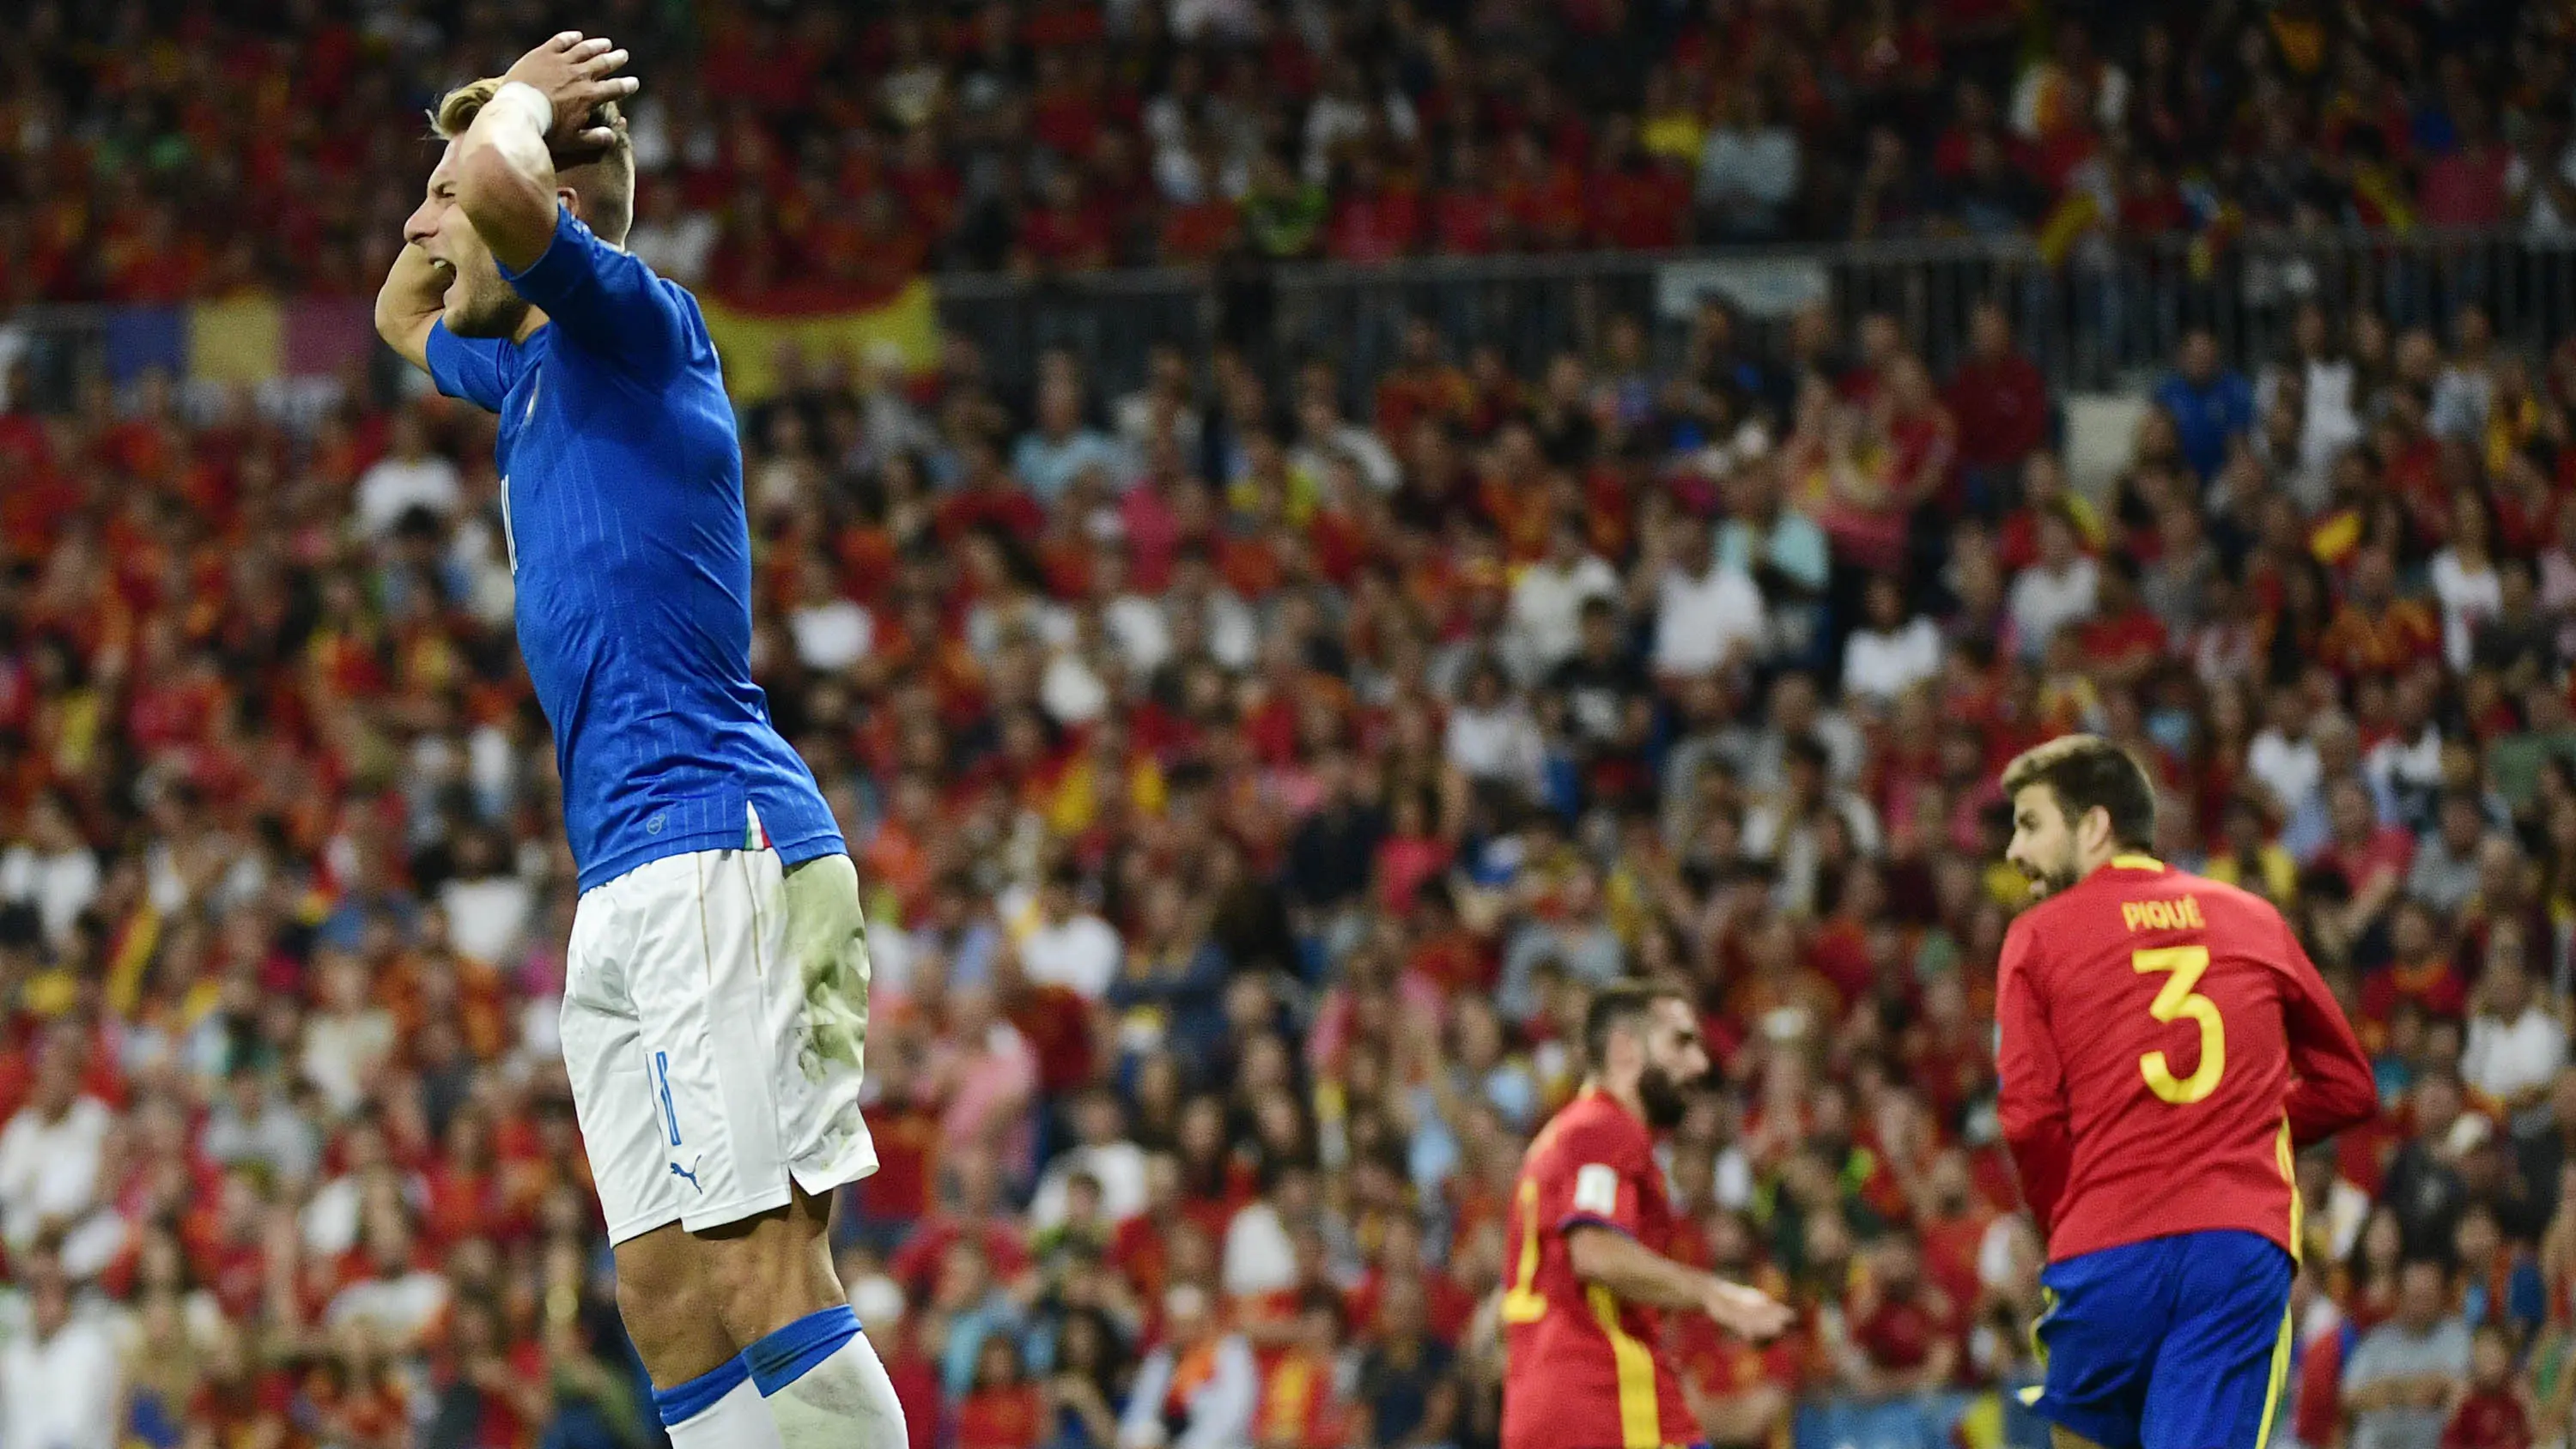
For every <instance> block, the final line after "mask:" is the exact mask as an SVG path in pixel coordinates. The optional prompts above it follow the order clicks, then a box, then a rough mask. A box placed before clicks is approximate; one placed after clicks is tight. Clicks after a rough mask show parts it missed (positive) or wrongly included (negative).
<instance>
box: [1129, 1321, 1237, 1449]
mask: <svg viewBox="0 0 2576 1449" xmlns="http://www.w3.org/2000/svg"><path fill="white" fill-rule="evenodd" d="M1163 1332H1164V1340H1165V1341H1164V1343H1163V1346H1162V1347H1160V1348H1157V1349H1155V1350H1154V1351H1153V1352H1152V1353H1150V1354H1148V1355H1146V1357H1145V1361H1144V1363H1143V1365H1142V1366H1141V1367H1139V1368H1138V1369H1137V1371H1136V1383H1135V1386H1134V1388H1133V1389H1132V1390H1131V1391H1130V1393H1129V1397H1128V1403H1127V1413H1126V1417H1125V1418H1124V1419H1122V1420H1121V1421H1120V1422H1119V1425H1118V1444H1119V1449H1163V1446H1170V1449H1220V1446H1224V1445H1230V1444H1236V1443H1241V1442H1244V1440H1245V1439H1246V1437H1247V1436H1248V1435H1249V1434H1250V1432H1251V1429H1252V1414H1253V1408H1254V1406H1255V1402H1256V1400H1257V1397H1258V1395H1259V1392H1260V1383H1259V1379H1258V1376H1257V1370H1256V1369H1255V1367H1254V1364H1253V1359H1252V1351H1251V1350H1250V1349H1249V1348H1247V1347H1246V1346H1245V1345H1244V1342H1243V1339H1242V1338H1241V1337H1240V1336H1238V1335H1235V1334H1231V1333H1227V1332H1225V1331H1223V1329H1222V1328H1220V1327H1219V1325H1218V1324H1217V1322H1216V1320H1215V1318H1214V1315H1213V1313H1212V1311H1211V1309H1210V1306H1209V1304H1208V1298H1207V1291H1206V1290H1205V1289H1203V1288H1199V1287H1197V1286H1194V1285H1190V1284H1182V1285H1178V1286H1175V1287H1174V1288H1173V1289H1172V1290H1171V1292H1170V1293H1169V1294H1168V1295H1167V1296H1166V1297H1165V1299H1164V1302H1163Z"/></svg>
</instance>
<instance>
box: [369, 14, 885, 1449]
mask: <svg viewBox="0 0 2576 1449" xmlns="http://www.w3.org/2000/svg"><path fill="white" fill-rule="evenodd" d="M625 61H626V53H625V52H624V51H622V50H618V49H616V48H615V47H614V46H613V45H612V44H611V43H610V42H608V41H607V40H604V39H584V38H583V37H582V36H581V35H580V34H578V33H577V32H566V33H564V34H561V35H558V36H556V37H554V38H553V39H552V40H549V41H547V42H546V43H545V44H544V45H541V46H539V47H538V48H537V49H535V50H532V51H530V52H529V53H528V54H527V55H526V56H524V57H522V58H521V59H520V60H519V62H518V64H516V65H514V66H512V67H511V68H510V71H509V73H508V74H507V75H504V76H502V77H500V78H499V79H497V80H484V81H477V82H475V83H474V84H472V85H468V86H466V87H464V88H462V89H460V90H457V91H455V92H453V93H451V94H450V95H448V96H447V97H446V98H445V99H444V100H443V101H442V102H441V103H440V105H439V108H438V111H437V115H436V122H437V126H436V130H437V134H438V135H439V136H441V137H442V138H444V139H445V140H446V142H447V147H446V151H445V153H444V155H443V156H442V157H441V158H440V160H439V162H438V166H437V169H436V170H434V171H432V172H431V173H430V177H429V188H428V192H429V194H428V198H427V199H426V200H425V201H423V202H422V203H421V206H420V209H419V210H418V211H415V212H414V213H412V216H411V219H410V221H408V222H407V223H406V224H405V226H404V233H403V234H404V242H405V245H404V247H403V250H402V255H401V257H400V259H399V260H397V261H396V262H395V264H394V268H393V272H392V274H391V275H390V276H388V277H387V278H386V280H385V286H384V290H383V292H382V294H381V295H380V296H379V297H378V298H377V302H376V326H377V330H378V331H379V332H380V333H381V334H382V335H383V336H384V338H385V340H386V342H388V343H389V344H390V345H392V347H393V348H394V349H395V350H396V351H397V352H399V353H401V354H402V355H403V356H404V357H405V358H406V359H408V360H409V361H410V362H411V363H412V364H413V365H414V366H416V367H420V368H423V369H425V370H427V372H428V373H429V375H430V377H431V378H433V379H434V380H435V381H436V383H437V385H438V389H439V391H441V392H443V393H446V394H447V395H449V396H451V397H457V398H462V399H465V400H467V401H469V402H472V403H474V404H476V405H477V406H480V407H484V408H488V409H490V410H492V411H493V412H496V413H498V414H500V418H501V430H500V450H499V452H500V457H499V463H500V470H501V474H502V483H501V506H502V524H503V532H504V536H505V538H506V541H507V545H508V548H509V555H510V572H511V576H512V579H513V581H514V583H515V585H516V589H517V610H518V629H519V648H520V652H521V653H522V654H523V655H524V656H525V657H526V659H527V663H528V673H529V676H530V677H531V678H532V679H533V681H534V682H535V685H536V692H537V699H538V702H539V703H540V704H542V705H543V706H544V708H545V711H546V718H547V719H548V721H549V722H551V723H552V725H553V727H554V737H555V756H556V760H557V762H558V763H559V765H560V766H561V770H562V776H563V793H564V826H565V830H566V833H567V834H568V835H569V836H570V837H571V841H572V851H573V858H574V860H575V861H576V862H577V863H578V865H579V867H580V871H581V876H580V890H581V900H580V906H579V909H578V910H577V911H576V912H575V914H574V917H573V926H572V940H571V943H570V946H569V948H568V952H567V962H566V981H565V986H564V1003H563V1049H564V1059H565V1065H566V1067H567V1068H568V1069H569V1071H570V1073H571V1077H572V1085H573V1102H574V1106H575V1109H576V1110H577V1112H578V1114H579V1117H580V1121H581V1133H582V1141H583V1145H584V1148H585V1150H586V1151H587V1152H588V1153H589V1155H590V1161H591V1169H592V1175H593V1177H594V1178H595V1179H596V1180H597V1182H598V1186H599V1197H600V1202H601V1204H602V1206H603V1207H604V1208H605V1209H606V1212H607V1217H608V1234H609V1240H610V1241H611V1243H613V1244H614V1245H615V1248H616V1254H617V1290H618V1306H619V1308H620V1310H621V1311H622V1312H623V1314H624V1316H625V1319H626V1324H627V1328H628V1330H629V1332H630V1333H631V1335H632V1336H633V1338H634V1340H635V1343H636V1346H637V1348H638V1349H639V1350H641V1351H642V1353H643V1356H644V1362H645V1366H646V1368H647V1369H648V1370H650V1372H651V1373H652V1376H653V1383H654V1386H655V1393H654V1398H655V1400H656V1401H657V1404H658V1406H659V1408H660V1410H661V1415H662V1421H663V1423H664V1424H666V1425H667V1426H669V1430H670V1437H671V1440H672V1442H673V1443H674V1444H675V1445H676V1446H678V1449H752V1446H762V1449H779V1446H784V1449H824V1446H827V1445H828V1446H831V1449H897V1446H901V1445H903V1444H904V1443H905V1442H906V1439H905V1434H904V1426H903V1410H902V1407H901V1405H900V1404H899V1403H898V1402H897V1401H896V1399H895V1396H894V1390H893V1388H892V1386H891V1384H889V1383H888V1381H887V1378H886V1373H885V1368H884V1366H883V1365H882V1364H881V1363H880V1362H879V1361H878V1359H877V1356H876V1353H875V1352H874V1350H873V1349H871V1348H870V1347H869V1345H868V1341H867V1338H866V1336H865V1335H864V1334H863V1333H862V1332H860V1325H859V1322H858V1320H857V1318H856V1317H855V1316H853V1315H852V1313H851V1311H850V1307H849V1303H848V1300H847V1299H846V1298H845V1297H844V1296H843V1294H842V1289H841V1285H840V1282H839V1280H838V1278H837V1276H836V1275H835V1274H834V1272H833V1268H832V1262H831V1258H830V1254H829V1251H828V1247H827V1244H826V1241H825V1238H826V1234H825V1229H826V1226H827V1222H828V1215H829V1207H830V1201H831V1194H832V1192H833V1190H834V1189H836V1188H838V1187H840V1186H841V1185H842V1184H844V1183H848V1182H855V1181H857V1180H858V1179H860V1178H862V1177H865V1176H867V1175H868V1174H869V1173H871V1172H873V1171H875V1170H876V1165H877V1161H876V1148H875V1146H874V1144H873V1143H872V1142H871V1141H870V1140H869V1137H868V1129H867V1125H866V1124H865V1123H864V1122H863V1121H862V1120H861V1119H860V1115H859V1078H860V1070H861V1060H860V1059H861V1054H862V1050H863V1048H864V1046H865V1043H866V1037H867V1022H868V1017H867V987H868V966H867V956H866V942H865V928H864V926H863V924H862V922H861V920H860V916H859V894H858V874H857V871H856V869H855V868H854V867H853V865H852V864H851V862H850V858H849V853H848V850H847V848H846V846H845V844H844V843H843V841H842V838H841V833H840V830H839V828H838V827H837V826H836V825H835V824H834V822H833V819H832V816H831V813H830V811H829V810H828V809H827V808H826V807H825V805H824V803H823V796H822V792H821V791H820V790H819V789H817V788H816V786H815V783H814V777H813V775H812V773H811V772H810V771H808V770H807V769H806V767H805V764H804V762H803V761H802V760H800V759H799V758H798V757H797V755H796V753H795V751H793V750H792V749H790V748H789V747H788V745H787V743H786V741H785V740H784V739H782V738H781V737H780V736H779V733H778V731H777V730H776V728H774V727H773V726H772V725H771V723H770V720H769V709H768V704H767V701H766V699H765V698H764V697H763V696H762V694H761V691H760V689H759V687H758V686H756V685H754V684H753V683H752V681H751V664H750V649H751V538H750V532H749V528H748V526H747V524H746V521H745V517H744V512H743V497H742V453H741V447H740V444H739V441H738V440H737V438H736V437H735V432H734V414H733V408H732V405H731V403H730V402H729V401H728V400H727V399H726V396H725V390H724V378H723V375H722V373H721V371H720V370H719V368H718V366H717V362H716V352H715V347H714V345H713V344H712V343H710V342H709V341H708V339H707V329H706V323H705V321H704V319H703V318H702V317H701V316H700V314H699V311H698V304H697V302H696V300H695V299H693V298H692V297H690V295H689V294H688V293H687V292H686V291H685V290H683V289H682V288H680V287H679V286H677V285H675V284H674V283H671V282H669V281H666V280H664V279H662V278H660V277H657V276H655V275H653V272H652V270H651V269H650V268H648V267H646V266H645V265H644V264H643V263H642V262H640V261H638V260H636V259H635V258H634V257H633V256H631V255H629V254H628V253H627V252H626V251H624V250H623V249H621V248H620V247H619V245H618V243H619V242H620V241H622V240H623V239H624V238H625V235H626V229H627V226H628V224H629V222H630V221H631V220H632V217H633V209H632V198H633V195H634V182H635V163H634V157H633V154H632V152H631V150H630V148H629V146H628V144H627V141H626V137H625V123H624V121H623V119H622V118H621V117H620V116H619V114H618V111H617V105H616V103H617V101H618V100H619V99H621V98H623V97H625V96H627V95H631V94H633V92H634V90H635V87H636V83H635V81H634V80H632V79H631V78H628V77H624V76H621V75H619V74H618V73H617V72H618V71H619V69H620V68H621V67H622V66H623V65H624V64H625Z"/></svg>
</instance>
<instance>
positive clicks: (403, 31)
mask: <svg viewBox="0 0 2576 1449" xmlns="http://www.w3.org/2000/svg"><path fill="white" fill-rule="evenodd" d="M2025 12H2028V13H2027V14H2026V13H2025ZM565 13H566V15H567V16H570V15H571V14H572V13H573V12H570V11H567V12H565ZM23 14H24V16H25V20H24V23H23V24H18V23H13V26H12V35H11V42H12V43H11V45H10V47H9V51H8V53H7V55H6V56H0V77H5V79H6V82H7V83H6V84H4V85H0V307H5V306H7V305H10V304H12V303H15V302H21V301H31V300H53V301H64V300H84V299H97V300H109V301H125V302H167V301H177V300H186V299H190V298H197V297H210V296H222V295H226V294H228V293H232V292H235V291H238V290H241V289H244V288H248V287H254V286H261V285H267V286H283V287H291V288H295V289H299V290H308V291H317V292H322V293H332V294H339V295H346V296H363V295H368V294H371V293H372V291H373V289H374V285H375V282H376V280H377V279H378V278H380V277H382V276H383V274H384V271H385V263H386V262H387V261H389V260H390V252H391V248H392V246H393V243H394V241H395V239H396V238H398V236H399V234H400V224H401V219H402V217H403V216H404V215H405V214H406V213H407V212H408V211H409V210H410V209H411V207H412V206H413V205H414V204H415V202H416V200H417V198H416V196H415V195H414V194H413V193H414V191H415V189H416V186H415V182H414V178H413V171H414V169H415V168H414V166H413V165H412V163H413V162H414V161H415V160H416V159H417V157H418V156H419V155H420V154H421V151H422V148H420V147H419V146H418V145H417V144H416V143H417V140H418V137H419V135H420V133H421V130H422V127H421V124H420V121H419V117H420V116H421V114H422V111H423V109H424V108H425V107H426V106H427V105H428V104H430V103H431V102H432V101H433V100H434V99H435V98H436V97H437V96H438V95H439V94H440V93H441V92H442V91H443V90H444V89H445V88H446V87H448V86H450V85H453V84H455V83H457V82H458V81H459V80H460V79H462V78H466V77H471V76H474V75H478V74H485V73H490V72H493V71H496V70H497V69H498V68H499V67H500V65H501V64H502V63H503V61H504V60H506V58H507V57H509V56H512V55H515V54H517V53H518V49H519V47H520V44H521V43H522V41H523V40H524V36H523V35H521V34H520V30H521V29H524V28H525V27H524V24H523V23H522V21H521V19H520V17H519V15H518V14H517V12H516V7H512V6H506V5H462V4H457V3H453V0H448V3H417V0H415V3H402V4H390V3H367V4H359V3H353V0H263V3H225V4H221V5H216V4H212V3H206V0H193V3H175V0H174V3H166V4H147V3H133V4H125V5H97V6H85V5H76V4H72V3H69V0H31V3H29V4H27V5H26V6H25V7H23ZM579 23H581V24H583V25H586V26H588V27H589V28H590V29H591V30H593V31H599V32H605V33H611V34H614V35H615V36H617V37H618V38H619V40H620V41H621V43H624V44H627V45H628V46H630V47H631V48H632V50H633V51H634V55H635V60H634V63H633V67H632V68H633V70H634V72H635V73H636V74H638V75H640V76H642V77H643V78H644V81H645V89H644V93H643V96H642V97H641V99H640V103H639V104H638V105H637V107H636V108H635V117H634V120H635V138H636V145H637V157H638V160H639V163H640V164H641V166H642V168H643V171H644V173H645V176H646V183H645V185H644V187H643V192H642V195H641V197H640V198H639V202H640V206H641V217H640V221H639V225H638V227H637V232H636V243H637V246H638V248H639V250H641V251H642V252H644V254H645V255H646V256H647V257H648V259H649V260H651V261H652V262H653V263H654V264H655V266H656V267H657V268H659V269H660V270H661V271H663V272H664V273H665V274H666V275H671V276H675V277H679V278H682V279H684V280H687V281H689V282H692V283H696V282H700V281H704V282H706V283H708V284H709V285H711V286H713V287H715V288H717V289H718V290H720V291H723V292H726V293H729V294H733V295H737V296H760V295H768V294H774V293H778V292H782V291H792V292H794V293H797V294H799V295H805V296H812V295H815V294H817V293H818V292H838V293H846V294H861V295H863V294H867V293H872V292H879V291H882V290H883V289H884V288H886V287H887V286H889V285H892V284H894V283H898V282H900V281H901V280H903V279H904V278H905V277H907V276H910V275H912V274H914V273H916V272H918V271H920V270H922V269H925V268H931V269H945V270H985V271H989V270H999V269H1009V270H1013V271H1019V272H1023V273H1042V274H1064V273H1078V272H1084V271H1092V270H1097V269H1100V268H1103V267H1109V266H1135V265H1150V264H1156V263H1168V264H1194V263H1204V262H1210V261H1216V260H1220V259H1262V258H1267V259H1287V258H1298V257H1316V256H1322V257H1331V258H1335V259H1339V260H1344V261H1351V262H1378V261H1384V260H1386V259H1389V258H1392V257H1398V256H1402V255H1407V254H1413V253H1491V252H1511V251H1564V250H1571V249H1581V248H1602V247H1626V248H1638V247H1669V246H1674V245H1679V244H1684V243H1692V242H1696V243H1732V242H1765V241H1777V240H1797V239H1820V240H1830V239H1841V238H1844V237H1852V236H1859V237H1903V236H1915V235H1929V234H1970V235H1978V234H1984V235H1991V234H1998V233H2012V232H2030V231H2033V230H2039V231H2041V232H2043V234H2046V233H2047V232H2049V231H2050V230H2052V229H2054V230H2057V231H2059V232H2060V233H2061V234H2062V236H2072V235H2074V234H2077V233H2080V232H2082V231H2085V230H2087V229H2091V228H2097V227H2098V228H2103V229H2108V230H2111V231H2115V232H2118V233H2122V234H2128V235H2149V234H2165V233H2192V234H2196V235H2199V236H2202V237H2205V238H2209V239H2212V240H2221V241H2223V239H2224V238H2225V237H2226V236H2228V235H2230V234H2232V233H2234V232H2235V231H2237V230H2238V229H2239V228H2242V227H2248V226H2251V227H2290V228H2300V229H2306V228H2315V227H2333V226H2361V227H2369V228H2405V227H2408V226H2412V225H2417V224H2423V225H2433V226H2494V225H2504V224H2512V225H2517V226H2525V227H2528V228H2529V229H2530V230H2531V231H2532V232H2533V233H2534V234H2536V235H2540V236H2564V235H2567V234H2568V232H2569V230H2570V228H2571V227H2576V190H2571V186H2576V182H2571V179H2570V178H2571V177H2576V150H2571V149H2570V145H2569V143H2570V129H2569V124H2568V122H2569V118H2570V106H2569V96H2568V88H2569V82H2570V77H2569V75H2568V61H2567V54H2568V49H2569V42H2570V40H2571V39H2576V21H2572V20H2571V17H2570V16H2569V15H2568V13H2567V11H2566V8H2565V7H2564V6H2560V5H2555V4H2542V3H2513V0H2475V3H2454V4H2429V3H2428V4H2421V5H2414V4H2391V5H2377V6H2336V5H2331V4H2328V3H2325V0H2270V3H2264V4H2260V5H2248V4H2236V3H2217V0H2208V3H2202V0H2191V3H2175V4H2166V5H2157V6H2149V7H2135V6H2121V5H2108V4H2096V3H2082V4H2079V3H2072V0H2069V3H2055V4H2050V5H2047V6H2045V7H2026V6H2022V5H2018V4H2016V3H2014V0H1936V3H1929V4H1923V5H1912V6H1909V5H1900V4H1897V3H1894V0H1666V3H1655V4H1632V3H1628V0H1579V3H1568V4H1561V5H1541V4H1536V3H1531V0H1484V3H1478V4H1467V3H1464V0H1410V3H1404V4H1391V5H1379V4H1356V3H1349V0H1302V3H1297V4H1276V5H1273V4H1262V3H1255V0H1172V3H1170V4H1168V5H1165V4H1162V3H1153V4H1145V3H1138V0H1109V3H1099V0H986V3H981V4H966V3H962V0H959V3H949V4H934V3H931V0H911V3H906V4H901V5H886V6H869V7H863V8H861V9H858V10H848V9H845V8H844V7H838V6H830V5H809V6H799V7H794V8H793V9H792V10H789V9H787V8H785V7H777V6H764V5H760V4H755V3H749V0H732V3H723V4H700V5H678V4H672V5H653V4H648V3H644V0H621V3H601V4H597V5H593V6H589V7H587V8H586V9H584V10H582V11H581V12H580V15H579ZM513 27H518V28H513Z"/></svg>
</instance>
